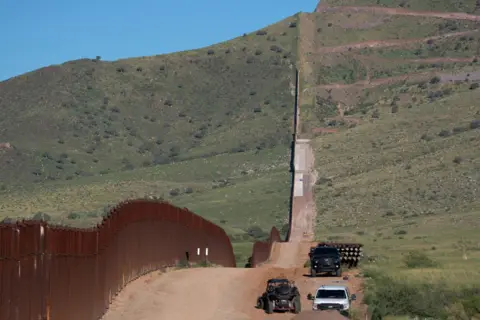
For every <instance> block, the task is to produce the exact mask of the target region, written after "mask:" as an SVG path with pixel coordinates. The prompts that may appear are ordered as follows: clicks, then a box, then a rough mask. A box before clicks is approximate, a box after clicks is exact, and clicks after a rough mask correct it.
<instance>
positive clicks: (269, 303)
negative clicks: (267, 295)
mask: <svg viewBox="0 0 480 320" xmlns="http://www.w3.org/2000/svg"><path fill="white" fill-rule="evenodd" d="M265 312H266V313H268V314H272V313H273V301H271V300H268V301H267V303H266V305H265Z"/></svg>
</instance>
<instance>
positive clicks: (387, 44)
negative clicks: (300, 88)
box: [315, 29, 480, 54]
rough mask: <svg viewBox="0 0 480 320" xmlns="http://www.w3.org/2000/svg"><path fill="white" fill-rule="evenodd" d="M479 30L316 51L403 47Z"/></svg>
mask: <svg viewBox="0 0 480 320" xmlns="http://www.w3.org/2000/svg"><path fill="white" fill-rule="evenodd" d="M479 31H480V30H478V29H475V30H468V31H462V32H452V33H446V34H443V35H440V36H433V37H427V38H417V39H406V40H369V41H364V42H357V43H349V44H344V45H340V46H334V47H319V48H317V50H316V52H315V53H316V54H324V53H338V52H346V51H351V50H359V49H366V48H386V47H401V46H405V45H409V44H414V43H421V42H427V41H428V40H433V41H435V40H440V39H446V38H455V37H461V36H464V35H468V34H471V33H475V32H479Z"/></svg>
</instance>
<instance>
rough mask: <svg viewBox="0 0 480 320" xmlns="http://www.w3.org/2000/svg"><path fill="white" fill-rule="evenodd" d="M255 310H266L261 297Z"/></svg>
mask: <svg viewBox="0 0 480 320" xmlns="http://www.w3.org/2000/svg"><path fill="white" fill-rule="evenodd" d="M255 308H257V309H262V310H263V309H265V303H264V301H263V298H262V297H259V298H258V299H257V305H256V306H255Z"/></svg>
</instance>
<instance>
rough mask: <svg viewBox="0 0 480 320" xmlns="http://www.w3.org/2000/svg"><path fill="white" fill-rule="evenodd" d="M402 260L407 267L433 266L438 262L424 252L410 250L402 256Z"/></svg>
mask: <svg viewBox="0 0 480 320" xmlns="http://www.w3.org/2000/svg"><path fill="white" fill-rule="evenodd" d="M403 262H404V263H405V266H406V267H407V268H411V269H413V268H434V267H436V266H437V265H438V264H437V263H436V262H435V261H434V260H432V259H431V258H430V257H429V256H427V254H426V253H425V252H421V251H410V252H409V253H408V254H407V255H406V256H405V257H404V258H403Z"/></svg>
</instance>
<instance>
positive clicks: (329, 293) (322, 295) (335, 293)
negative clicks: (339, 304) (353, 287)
mask: <svg viewBox="0 0 480 320" xmlns="http://www.w3.org/2000/svg"><path fill="white" fill-rule="evenodd" d="M316 298H317V299H346V298H347V294H346V293H345V290H318V291H317V297H316Z"/></svg>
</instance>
